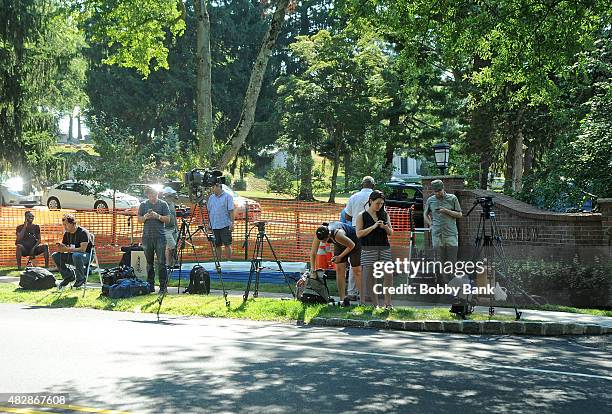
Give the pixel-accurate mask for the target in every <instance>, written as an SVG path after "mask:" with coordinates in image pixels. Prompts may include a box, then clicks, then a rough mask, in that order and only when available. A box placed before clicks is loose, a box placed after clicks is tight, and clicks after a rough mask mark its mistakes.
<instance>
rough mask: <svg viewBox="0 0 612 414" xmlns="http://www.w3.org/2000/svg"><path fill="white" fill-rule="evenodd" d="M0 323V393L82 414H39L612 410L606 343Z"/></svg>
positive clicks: (95, 321) (21, 320) (43, 317)
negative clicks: (60, 400)
mask: <svg viewBox="0 0 612 414" xmlns="http://www.w3.org/2000/svg"><path fill="white" fill-rule="evenodd" d="M0 315H1V316H0V326H1V333H0V349H1V353H0V367H1V375H0V392H11V393H12V392H16V393H23V392H37V393H43V392H44V393H47V394H48V393H52V392H55V393H60V392H61V393H67V394H69V401H70V403H71V404H73V405H75V407H73V408H76V410H75V411H69V410H68V409H67V408H56V409H53V410H41V411H47V412H62V413H67V412H92V411H91V409H92V408H95V409H112V410H122V411H127V412H132V413H209V412H210V413H230V412H256V413H266V414H267V413H286V412H291V413H302V412H323V413H328V412H334V413H336V412H373V413H376V412H381V413H392V412H397V413H419V412H423V413H436V412H448V413H457V412H459V413H463V412H496V413H506V412H533V413H543V412H554V413H562V412H568V413H576V412H580V413H604V412H610V410H611V409H612V397H611V396H610V394H609V391H610V389H612V358H611V353H610V339H611V338H610V337H609V336H608V337H590V338H589V337H581V338H578V337H576V338H541V337H537V338H536V337H503V336H502V337H493V336H464V335H449V334H436V333H411V332H379V331H375V330H365V329H350V328H347V329H332V328H315V327H301V326H293V325H289V324H279V323H261V322H252V321H234V320H228V319H202V318H184V317H170V316H163V317H162V319H161V321H159V322H158V321H157V318H156V316H155V315H151V314H133V313H121V312H104V311H95V310H90V309H48V308H37V307H31V306H20V305H8V304H0ZM0 406H4V407H6V406H7V405H6V403H2V404H0ZM0 411H2V409H0ZM13 412H14V411H13Z"/></svg>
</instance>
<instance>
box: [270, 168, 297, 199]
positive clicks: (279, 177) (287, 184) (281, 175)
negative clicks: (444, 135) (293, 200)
mask: <svg viewBox="0 0 612 414" xmlns="http://www.w3.org/2000/svg"><path fill="white" fill-rule="evenodd" d="M266 180H268V189H267V191H268V193H276V194H289V195H292V194H293V176H292V175H291V173H290V172H289V171H287V170H286V169H285V168H280V167H278V168H273V169H271V170H269V171H268V172H267V173H266Z"/></svg>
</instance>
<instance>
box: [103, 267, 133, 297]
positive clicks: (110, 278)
mask: <svg viewBox="0 0 612 414" xmlns="http://www.w3.org/2000/svg"><path fill="white" fill-rule="evenodd" d="M122 279H136V275H135V274H134V269H133V268H132V267H130V266H119V267H113V268H111V269H104V270H103V271H102V295H103V296H108V295H109V291H110V287H111V286H113V285H116V284H117V283H119V281H121V280H122Z"/></svg>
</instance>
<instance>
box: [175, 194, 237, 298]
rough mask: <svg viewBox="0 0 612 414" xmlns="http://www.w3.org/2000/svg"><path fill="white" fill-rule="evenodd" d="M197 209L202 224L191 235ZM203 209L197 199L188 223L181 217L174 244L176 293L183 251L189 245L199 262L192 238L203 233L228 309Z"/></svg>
mask: <svg viewBox="0 0 612 414" xmlns="http://www.w3.org/2000/svg"><path fill="white" fill-rule="evenodd" d="M198 208H199V215H200V223H202V224H200V225H198V228H197V229H196V230H195V231H194V232H193V233H192V232H191V221H192V220H193V218H194V217H195V216H196V210H197V209H198ZM204 208H207V206H206V201H204V199H203V198H198V200H197V201H196V203H195V204H194V209H193V213H192V214H191V217H190V218H189V221H187V220H186V219H185V217H181V228H180V230H179V235H178V239H177V242H176V246H177V251H178V252H179V253H178V256H179V257H178V263H179V282H178V291H179V293H180V289H181V275H182V273H183V252H184V250H185V247H186V244H187V243H189V245H190V246H191V250H192V251H193V254H194V256H195V258H196V261H197V262H200V259H199V258H198V254H197V252H196V249H195V245H194V243H193V236H195V235H196V234H198V233H203V234H204V235H205V236H206V239H207V240H208V244H209V245H210V248H211V250H212V255H213V260H214V262H215V270H216V271H217V275H218V277H219V281H220V282H221V289H222V290H223V298H224V299H225V306H227V307H228V308H229V306H230V303H229V300H228V299H227V291H226V290H225V284H224V283H223V275H222V272H221V263H220V262H219V256H218V255H217V249H216V248H215V245H214V241H215V236H214V233H213V231H212V230H211V228H210V227H209V225H208V223H207V222H206V220H205V218H204V211H203V210H204Z"/></svg>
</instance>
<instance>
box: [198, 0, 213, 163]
mask: <svg viewBox="0 0 612 414" xmlns="http://www.w3.org/2000/svg"><path fill="white" fill-rule="evenodd" d="M195 13H196V20H197V34H196V39H197V40H196V60H197V65H198V69H197V79H196V107H197V132H196V136H197V140H198V144H199V149H200V161H201V162H202V163H203V164H204V165H210V163H211V162H212V160H213V123H212V80H211V79H212V77H211V57H210V16H209V14H208V8H207V0H195Z"/></svg>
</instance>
